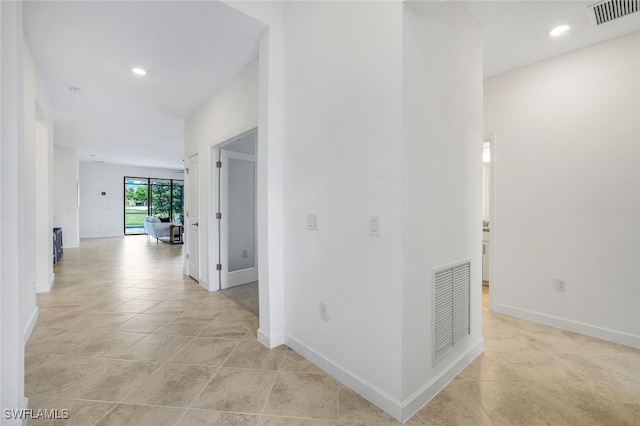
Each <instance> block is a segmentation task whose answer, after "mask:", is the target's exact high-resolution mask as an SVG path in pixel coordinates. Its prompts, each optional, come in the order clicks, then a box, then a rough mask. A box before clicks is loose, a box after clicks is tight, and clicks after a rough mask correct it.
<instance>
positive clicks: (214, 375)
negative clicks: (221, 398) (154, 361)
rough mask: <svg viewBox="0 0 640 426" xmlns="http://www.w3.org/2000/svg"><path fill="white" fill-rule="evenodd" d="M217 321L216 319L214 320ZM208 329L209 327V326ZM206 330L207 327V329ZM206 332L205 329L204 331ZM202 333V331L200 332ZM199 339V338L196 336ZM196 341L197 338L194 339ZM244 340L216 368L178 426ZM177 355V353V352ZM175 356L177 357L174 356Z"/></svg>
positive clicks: (179, 420) (181, 417)
mask: <svg viewBox="0 0 640 426" xmlns="http://www.w3.org/2000/svg"><path fill="white" fill-rule="evenodd" d="M214 320H215V319H214ZM214 320H212V321H211V322H213V321H214ZM207 327H208V326H207ZM205 328H206V327H205ZM203 331H204V329H203ZM200 333H202V331H201V332H200ZM196 337H197V336H196ZM194 339H195V337H194ZM241 341H242V340H238V343H236V346H235V347H234V348H233V350H231V351H230V352H229V355H227V356H226V357H225V359H224V361H222V363H221V364H220V366H218V367H217V368H216V371H215V373H213V376H211V378H210V379H209V381H208V382H207V383H206V384H205V385H204V386H203V387H202V390H201V391H200V392H199V393H198V395H197V396H196V397H195V398H194V399H193V401H191V404H190V405H189V406H188V407H187V409H186V410H185V412H184V413H183V414H182V416H180V418H179V419H178V421H177V422H176V425H178V424H179V423H180V422H181V421H182V419H183V418H184V416H186V415H187V413H188V412H189V410H191V409H192V408H193V404H195V403H196V401H198V399H200V397H201V396H202V394H203V393H204V391H205V390H206V389H207V387H208V386H209V385H210V384H211V382H212V381H213V379H214V378H215V377H216V376H217V375H218V373H219V372H220V370H221V369H222V367H223V366H224V364H225V363H226V362H227V360H228V359H229V357H230V356H231V354H233V353H234V352H235V350H236V349H237V348H238V346H239V345H240V342H241ZM176 353H177V352H176ZM174 356H175V355H174Z"/></svg>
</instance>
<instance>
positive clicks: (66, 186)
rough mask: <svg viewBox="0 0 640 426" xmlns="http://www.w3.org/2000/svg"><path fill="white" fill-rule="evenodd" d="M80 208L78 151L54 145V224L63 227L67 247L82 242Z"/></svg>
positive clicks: (63, 236)
mask: <svg viewBox="0 0 640 426" xmlns="http://www.w3.org/2000/svg"><path fill="white" fill-rule="evenodd" d="M78 215H79V209H78V152H77V151H76V150H75V149H73V148H67V147H65V146H61V145H54V147H53V226H54V227H55V228H62V243H63V244H64V246H65V247H69V248H72V247H78V245H79V244H80V234H79V231H78V229H79V228H78V227H79V216H78Z"/></svg>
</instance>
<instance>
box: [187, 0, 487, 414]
mask: <svg viewBox="0 0 640 426" xmlns="http://www.w3.org/2000/svg"><path fill="white" fill-rule="evenodd" d="M232 5H233V6H234V7H236V8H238V9H239V10H241V11H243V12H245V13H248V14H250V15H251V16H254V17H256V18H257V19H261V20H263V22H266V23H268V24H269V29H268V32H267V33H266V34H265V36H264V37H263V39H262V41H261V45H260V58H259V64H258V66H257V69H256V68H252V67H251V66H250V67H248V68H247V69H245V70H244V71H243V72H242V73H241V74H240V75H238V76H237V77H236V78H235V79H234V81H232V82H230V83H229V84H228V85H227V86H226V87H225V88H224V89H223V90H222V91H220V92H219V93H218V94H216V95H215V96H214V97H213V98H212V99H211V100H210V101H209V102H208V103H207V104H206V105H204V106H203V107H202V108H200V109H199V110H198V111H196V113H194V114H193V115H192V116H191V117H189V119H188V120H187V125H186V131H187V138H186V139H187V143H186V145H187V149H186V156H189V155H193V154H195V153H199V154H200V164H201V168H200V171H201V173H200V185H201V189H202V190H201V192H200V214H199V221H200V225H201V229H200V238H201V243H202V244H201V246H200V247H201V251H203V252H204V251H206V250H209V254H208V255H207V254H204V253H203V256H202V257H201V265H203V260H204V261H206V260H207V259H208V265H212V264H213V262H214V259H216V257H215V256H212V254H214V253H216V252H215V250H216V247H215V244H214V242H215V239H216V238H217V236H216V235H215V229H208V228H207V229H206V230H205V229H202V224H203V222H202V221H203V220H206V221H207V222H208V221H209V219H210V216H211V214H212V211H211V208H212V206H213V202H214V198H215V194H213V193H212V190H211V188H212V187H211V184H210V182H211V181H212V180H213V178H212V174H211V147H212V146H215V145H216V144H218V143H220V142H223V141H225V140H227V139H229V138H231V137H233V136H237V135H239V134H241V133H242V132H244V131H247V130H249V129H250V128H251V127H252V126H253V125H254V123H255V121H256V120H257V121H258V122H259V141H258V162H259V165H258V176H259V189H258V197H259V202H258V210H259V222H260V226H259V240H260V241H259V247H260V251H259V253H260V304H261V307H260V329H259V331H258V337H259V339H260V340H261V341H262V342H264V343H265V344H267V345H269V346H275V345H276V344H278V343H281V342H285V343H286V344H288V345H289V346H292V347H293V348H294V349H296V350H298V351H299V352H301V353H302V354H303V355H305V356H306V357H307V358H309V359H311V360H312V361H313V362H315V363H316V364H318V365H320V366H321V367H322V368H324V369H325V370H327V371H329V372H330V373H331V374H332V375H334V376H335V377H337V378H338V379H339V380H341V381H343V382H344V383H346V384H347V385H348V386H350V387H351V388H353V389H355V390H356V391H358V392H359V393H361V394H362V395H364V396H365V397H366V398H368V399H369V400H371V401H372V402H374V403H376V404H378V405H379V406H381V407H382V408H384V409H385V410H387V411H389V412H390V413H392V414H393V415H394V416H396V417H398V418H403V416H404V414H405V413H409V411H408V410H412V409H414V408H416V407H415V404H418V403H420V400H419V399H418V398H415V396H414V395H411V396H412V397H413V399H410V398H406V394H408V393H411V392H412V391H413V390H415V388H416V386H420V388H421V389H423V388H424V386H427V387H428V388H429V389H431V390H433V389H434V386H436V387H437V386H439V385H440V384H441V383H440V382H438V383H435V385H434V384H433V383H425V382H430V381H432V380H434V379H433V375H434V374H435V373H433V372H432V371H430V370H429V369H424V368H423V369H421V370H420V375H419V376H418V379H417V380H413V381H409V385H407V386H404V385H403V376H402V371H403V370H402V362H403V357H402V351H403V350H404V349H405V346H403V337H402V334H403V333H404V332H405V329H404V328H403V323H402V319H403V315H402V309H403V307H402V301H403V291H404V290H403V287H406V285H405V286H403V282H404V281H403V267H405V266H406V265H409V266H411V267H413V268H414V269H415V268H416V265H418V264H420V265H422V263H421V262H423V260H422V258H420V257H419V256H417V255H416V256H413V255H412V256H409V257H408V260H407V261H403V250H404V248H403V243H402V235H403V232H411V230H410V229H407V230H406V231H405V230H403V222H402V221H403V214H402V210H403V208H405V204H407V205H409V204H410V203H408V202H407V201H406V200H407V199H408V198H409V195H407V194H406V193H403V185H404V184H405V182H406V181H410V182H413V181H412V180H411V179H412V177H411V176H405V175H403V172H402V168H403V149H404V144H403V131H404V130H405V129H404V126H403V124H404V123H403V108H404V105H403V96H410V95H411V93H410V91H408V90H405V89H404V88H403V78H404V75H403V66H404V65H405V64H404V63H403V59H404V58H403V54H402V52H403V49H404V48H405V46H404V45H403V44H404V43H405V40H403V36H404V34H403V5H402V3H401V2H385V3H382V2H381V3H378V2H358V3H343V2H322V3H319V2H301V3H293V2H292V3H284V4H277V3H269V4H265V3H259V2H258V3H252V2H241V3H232ZM279 8H283V9H284V10H283V13H281V11H280V10H279ZM458 12H459V11H458ZM283 16H284V17H285V18H284V19H283ZM362 16H367V19H366V20H362ZM456 16H457V15H456V14H455V13H454V14H453V18H448V19H453V20H454V21H455V19H456ZM461 16H462V18H460V17H459V16H458V18H457V19H458V21H463V23H464V25H469V27H468V28H467V27H465V26H464V25H458V29H460V27H462V29H464V37H463V38H464V40H465V43H466V42H468V41H469V40H468V38H472V37H475V38H474V39H473V40H472V41H471V45H470V46H469V47H465V48H464V49H463V50H462V52H463V53H462V54H459V55H454V56H453V58H448V57H446V55H444V51H445V50H446V49H445V48H437V47H434V46H431V49H432V51H433V52H434V53H439V54H440V55H441V56H442V58H441V59H447V60H448V61H449V64H450V65H451V66H452V67H456V66H459V65H460V64H463V65H464V66H471V68H470V69H469V70H467V71H466V72H460V73H457V74H455V78H452V79H451V80H447V79H446V78H445V76H446V75H447V73H448V72H452V70H450V69H447V70H443V71H439V72H436V71H435V70H432V71H433V72H434V73H435V74H434V76H433V81H427V82H423V84H425V85H429V84H431V85H434V86H435V85H438V84H441V83H442V82H443V81H444V82H445V83H446V85H445V86H444V87H445V88H449V89H451V88H454V87H455V86H456V85H460V84H461V82H460V81H458V80H457V79H466V78H467V77H469V76H470V75H471V76H472V81H471V82H470V83H468V84H462V86H463V87H460V88H455V89H454V90H453V92H454V97H453V99H451V100H449V101H445V100H442V99H438V101H440V102H441V104H442V105H441V106H444V107H447V108H457V107H462V108H461V111H457V112H456V111H454V118H453V122H454V124H455V126H457V127H458V126H459V129H456V128H446V129H443V130H442V129H441V131H440V133H439V134H438V135H436V136H439V135H444V136H447V137H449V138H451V139H452V141H451V144H450V145H451V146H447V147H446V149H445V152H446V153H447V155H448V158H449V159H450V158H451V157H455V156H456V155H459V158H458V159H459V160H460V164H454V169H455V170H456V171H457V172H460V173H462V174H463V179H462V180H461V181H456V180H455V179H453V178H450V179H448V180H447V179H445V180H444V183H445V184H446V186H445V187H443V188H436V189H435V190H434V191H435V193H434V194H433V195H434V197H437V198H438V197H439V198H441V199H443V198H446V195H443V194H445V193H446V189H461V190H462V192H463V195H461V196H460V197H459V198H456V199H455V200H452V201H451V203H452V204H456V207H457V204H460V203H462V204H463V205H464V208H465V209H466V210H463V213H461V214H453V215H452V217H451V218H450V219H448V221H447V222H446V223H445V230H447V229H450V228H453V227H454V226H455V227H458V226H462V227H463V229H462V230H460V231H452V232H451V233H447V232H444V233H437V232H435V231H434V229H437V225H435V224H434V225H431V226H430V227H428V228H426V230H427V231H429V232H433V233H434V235H422V236H421V238H423V239H424V238H431V239H433V241H432V242H430V243H429V244H428V245H427V247H428V248H429V249H430V250H431V252H430V253H428V254H430V255H431V254H433V251H435V249H434V247H436V246H437V245H438V244H440V243H442V244H446V243H445V242H443V241H442V238H444V237H443V234H446V237H447V238H448V237H449V236H450V235H453V236H454V237H456V239H455V241H454V242H453V243H450V246H448V247H447V248H448V250H447V251H446V253H444V254H442V257H444V258H447V259H448V258H449V257H453V258H455V259H458V258H459V257H466V258H471V259H472V261H474V262H478V261H479V257H480V244H481V234H480V230H481V228H480V224H481V189H480V188H481V186H480V183H481V181H480V180H477V181H476V180H475V178H474V172H473V171H474V170H475V169H476V168H477V169H478V173H481V168H480V167H481V162H480V161H481V160H480V158H481V144H482V133H481V87H482V86H481V70H480V67H479V64H480V59H479V58H480V56H481V51H480V49H479V43H480V41H479V38H478V35H479V34H478V31H477V25H476V24H473V23H470V22H469V21H468V19H467V20H466V21H465V17H466V15H464V13H462V14H461ZM458 21H457V22H458ZM355 23H357V25H355ZM428 36H429V37H431V36H433V34H428ZM438 37H439V36H438ZM438 37H436V39H437V38H438ZM455 46H456V47H460V46H458V45H455ZM464 55H471V57H470V58H466V57H465V58H464V59H463V58H462V57H463V56H464ZM284 57H286V61H285V62H282V60H283V58H284ZM414 65H415V64H412V63H410V62H409V64H408V65H407V66H414ZM285 77H286V78H285ZM256 82H258V83H259V84H258V87H257V88H256V89H257V90H256V91H255V92H251V91H250V90H252V89H253V88H255V83H256ZM443 90H444V89H443ZM283 93H284V98H281V96H282V94H283ZM466 103H469V105H466ZM256 107H257V108H256ZM436 109H437V108H436ZM429 112H430V111H429ZM430 120H431V121H430V123H432V124H437V122H436V121H435V120H436V118H430ZM431 144H432V145H433V146H430V149H431V151H433V152H434V153H435V154H438V153H439V149H440V146H441V145H439V144H438V143H437V142H436V141H434V140H433V139H431ZM474 148H475V149H474ZM417 151H418V149H417V148H416V152H417ZM435 154H434V155H435ZM476 154H477V158H476ZM203 163H206V164H205V165H204V166H203ZM411 164H412V167H414V168H417V167H418V162H412V163H411ZM447 164H448V163H447ZM435 170H438V169H437V168H435ZM460 173H459V174H460ZM433 174H435V172H434V171H432V172H430V174H425V175H421V176H419V177H417V179H422V181H424V179H426V178H427V177H428V178H429V179H431V178H432V177H433V176H432V175H433ZM422 181H421V182H419V183H416V185H420V184H422V183H423V182H422ZM429 183H430V182H429ZM281 184H282V187H280V185H281ZM430 184H431V183H430ZM431 185H433V184H431ZM467 185H469V186H468V187H467ZM430 188H432V189H433V186H431V187H430ZM420 207H424V206H422V205H421V206H420ZM308 213H315V214H318V217H319V231H317V232H310V231H308V230H307V229H306V216H307V214H308ZM420 213H421V212H416V213H415V215H416V217H417V216H418V215H419V214H420ZM422 213H424V212H422ZM431 214H432V215H433V216H434V218H436V216H437V214H436V213H433V212H431ZM369 216H378V217H379V220H380V232H381V235H380V237H371V236H369V230H368V220H369ZM407 217H412V216H411V215H408V216H407ZM472 222H473V223H474V224H475V225H471V223H472ZM205 226H208V224H207V225H205ZM280 230H282V232H280ZM283 238H284V239H283ZM438 239H440V240H438ZM476 243H477V244H476ZM280 250H283V252H282V253H283V255H282V258H280V257H279V256H280ZM263 253H265V254H267V255H268V260H265V256H263ZM281 259H282V260H281ZM430 261H431V262H433V264H434V265H439V264H440V263H439V262H441V261H443V260H442V259H441V258H439V257H438V256H436V255H434V256H433V259H431V260H430ZM263 262H264V263H263ZM263 265H264V266H266V268H265V267H263ZM206 267H207V265H204V266H203V268H206ZM279 268H284V269H283V273H280V269H279ZM265 269H268V272H265ZM201 273H202V271H201ZM206 275H207V274H205V276H206ZM476 275H477V278H478V282H480V281H479V279H480V275H479V270H478V272H474V276H476ZM283 280H284V281H283ZM283 282H284V286H281V283H283ZM478 291H479V287H478ZM473 297H474V300H475V301H477V305H478V306H477V308H474V309H475V310H474V313H473V315H474V317H477V316H478V314H479V308H480V302H479V300H480V299H479V293H477V292H475V293H474V296H473ZM265 302H266V304H265ZM320 302H323V303H326V304H327V307H328V315H329V321H328V322H325V321H323V320H321V319H320V317H319V311H320V309H319V307H320V306H319V304H320ZM429 303H430V300H428V299H423V300H422V301H421V302H418V303H414V304H413V305H412V307H411V308H412V309H414V310H418V309H421V308H424V305H427V304H429ZM265 310H267V314H265ZM282 311H284V312H285V315H286V321H285V322H282V323H278V321H280V320H279V318H278V315H279V313H280V312H282ZM418 316H419V315H418ZM422 319H423V318H422V317H421V320H422ZM284 324H286V329H285V328H284ZM406 324H407V327H417V328H418V330H416V331H415V333H417V334H420V333H422V335H421V340H420V344H424V343H425V340H424V339H425V336H428V331H427V330H426V328H427V327H429V326H430V324H427V323H425V322H424V321H422V322H420V323H418V324H417V325H413V324H409V322H406ZM280 327H281V328H280ZM280 329H281V330H282V333H283V334H284V335H285V337H284V339H283V340H280V339H281V338H280V337H279V333H280V331H279V330H280ZM478 330H479V323H478V321H477V320H476V321H475V323H474V337H475V338H476V345H475V346H473V345H468V346H466V347H465V348H464V350H461V351H460V352H461V353H463V354H464V355H465V356H466V358H465V359H464V360H463V361H460V362H458V363H451V364H450V365H448V366H447V367H446V368H444V369H445V370H447V371H448V372H450V374H455V372H456V371H457V370H456V369H459V368H462V367H463V365H462V363H464V362H465V361H466V362H468V361H470V359H471V357H472V356H473V354H472V349H475V350H476V351H477V350H479V349H481V342H478V341H477V340H478V336H479V331H478ZM426 344H427V347H426V348H420V352H418V353H417V356H416V358H415V359H412V358H411V357H406V359H407V360H410V361H411V362H413V364H411V365H412V366H416V365H417V364H416V363H417V362H419V361H420V360H419V359H418V358H419V356H421V355H423V354H424V353H429V354H430V347H429V346H428V344H429V343H428V342H427V343H426ZM406 348H407V349H408V350H412V349H414V348H413V347H411V346H410V345H408V346H406ZM363 354H366V356H363ZM422 361H423V362H426V363H428V362H429V359H428V358H425V359H422ZM405 371H406V374H407V375H409V374H410V373H409V369H406V370H405ZM416 383H417V384H416ZM407 389H409V390H407ZM416 401H417V402H416ZM407 404H408V405H409V406H408V408H406V409H405V405H407ZM417 408H419V407H417Z"/></svg>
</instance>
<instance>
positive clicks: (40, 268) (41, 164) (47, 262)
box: [24, 42, 54, 292]
mask: <svg viewBox="0 0 640 426" xmlns="http://www.w3.org/2000/svg"><path fill="white" fill-rule="evenodd" d="M52 130H53V108H52V107H51V103H50V100H49V96H48V93H47V90H46V88H45V86H44V82H43V81H42V79H41V78H40V76H39V73H38V70H37V69H36V65H35V62H34V59H33V55H32V53H31V49H30V48H29V46H28V44H26V42H25V46H24V141H25V146H28V147H29V151H31V150H32V153H31V154H30V158H29V160H28V161H29V162H30V164H32V166H31V167H30V170H32V171H29V179H31V178H32V179H33V184H32V189H33V191H34V192H33V194H32V195H31V197H33V209H32V216H31V214H29V213H27V214H28V215H29V219H28V220H29V221H31V225H30V228H31V230H32V231H30V232H33V242H32V244H33V252H32V253H35V256H33V259H34V262H35V264H34V265H33V271H32V272H35V273H36V276H35V287H36V291H38V292H44V291H49V290H50V289H51V285H52V284H53V279H54V276H53V256H52V227H53V199H52V186H53V182H52V180H51V179H50V177H51V176H52V172H53V131H52ZM25 213H26V212H25ZM31 280H32V281H33V277H32V278H31Z"/></svg>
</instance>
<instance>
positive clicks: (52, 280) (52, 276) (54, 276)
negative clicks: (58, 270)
mask: <svg viewBox="0 0 640 426" xmlns="http://www.w3.org/2000/svg"><path fill="white" fill-rule="evenodd" d="M55 282H56V274H55V273H51V276H50V277H49V284H48V286H49V287H48V288H47V292H49V291H51V289H52V288H53V284H54V283H55Z"/></svg>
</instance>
